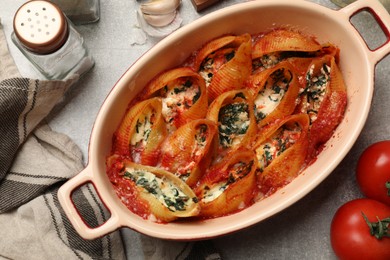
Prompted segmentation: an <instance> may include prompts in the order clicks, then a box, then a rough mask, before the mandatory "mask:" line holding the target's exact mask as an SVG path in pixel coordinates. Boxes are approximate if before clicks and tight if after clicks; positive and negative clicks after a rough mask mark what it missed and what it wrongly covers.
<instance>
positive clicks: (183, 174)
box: [161, 119, 218, 187]
mask: <svg viewBox="0 0 390 260" xmlns="http://www.w3.org/2000/svg"><path fill="white" fill-rule="evenodd" d="M217 131H218V129H217V124H216V123H215V122H213V121H210V120H207V119H198V120H194V121H191V122H189V123H187V124H185V125H183V126H181V127H180V128H179V129H177V130H176V131H175V132H174V133H173V134H172V135H170V136H169V137H168V138H167V139H166V140H165V142H164V143H163V144H162V146H161V167H162V168H164V169H167V170H168V171H170V172H172V173H174V174H176V175H177V176H178V177H179V178H181V179H182V180H183V181H185V182H186V183H187V184H188V185H189V186H190V187H192V186H194V185H195V184H196V183H197V181H198V180H199V178H200V177H201V176H202V174H203V172H204V171H205V170H206V169H207V168H208V166H209V164H210V162H211V159H212V153H213V152H212V149H210V148H213V147H212V144H213V139H214V136H216V134H217Z"/></svg>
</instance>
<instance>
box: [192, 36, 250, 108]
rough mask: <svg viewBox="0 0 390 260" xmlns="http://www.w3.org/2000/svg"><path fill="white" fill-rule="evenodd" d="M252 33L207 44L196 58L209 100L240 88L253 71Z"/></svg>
mask: <svg viewBox="0 0 390 260" xmlns="http://www.w3.org/2000/svg"><path fill="white" fill-rule="evenodd" d="M251 42H252V41H251V36H250V35H249V34H243V35H240V36H224V37H221V38H218V39H215V40H213V41H211V42H209V43H208V44H206V45H205V46H204V47H203V48H202V49H201V50H200V51H199V53H198V54H197V56H196V58H195V65H194V68H195V70H196V71H198V72H199V74H200V75H202V77H203V78H204V79H205V81H206V86H207V93H208V97H209V101H212V100H214V99H215V98H216V97H218V96H219V95H220V94H222V93H224V92H226V91H229V90H234V89H241V88H242V86H243V83H244V81H245V80H246V78H247V77H248V76H249V75H250V73H251V71H252V59H251Z"/></svg>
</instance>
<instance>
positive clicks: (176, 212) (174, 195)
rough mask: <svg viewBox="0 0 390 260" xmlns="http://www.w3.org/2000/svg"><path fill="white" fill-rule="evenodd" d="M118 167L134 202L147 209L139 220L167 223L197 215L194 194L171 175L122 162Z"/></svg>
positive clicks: (157, 169) (198, 210) (160, 170)
mask: <svg viewBox="0 0 390 260" xmlns="http://www.w3.org/2000/svg"><path fill="white" fill-rule="evenodd" d="M122 166H123V167H122V168H121V170H120V172H119V174H118V175H119V176H120V177H121V178H122V179H123V180H126V181H127V182H128V184H127V187H128V189H130V190H132V193H133V194H134V199H136V200H140V201H142V202H143V203H144V204H145V205H146V207H147V208H148V212H147V213H148V214H145V215H143V216H142V217H144V218H148V219H150V220H155V221H157V222H170V221H173V220H175V219H177V218H184V217H193V216H197V215H198V214H199V212H200V206H199V203H198V199H197V197H196V195H195V193H194V192H193V190H192V189H191V188H190V187H189V186H188V185H187V184H186V183H185V182H183V181H182V180H181V179H179V178H178V177H177V176H175V175H174V174H172V173H170V172H168V171H165V170H162V169H160V168H156V167H151V166H144V165H141V164H137V163H134V162H130V161H126V160H124V161H123V162H122ZM130 210H131V208H130Z"/></svg>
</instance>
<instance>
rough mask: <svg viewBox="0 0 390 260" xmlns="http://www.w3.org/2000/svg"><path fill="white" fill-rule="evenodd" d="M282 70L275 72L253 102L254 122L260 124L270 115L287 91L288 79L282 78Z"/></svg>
mask: <svg viewBox="0 0 390 260" xmlns="http://www.w3.org/2000/svg"><path fill="white" fill-rule="evenodd" d="M283 72H284V70H283V69H281V70H277V71H276V72H274V73H273V74H272V75H271V77H270V79H268V80H267V82H266V85H265V86H264V88H263V89H262V90H261V91H259V93H258V94H257V96H256V99H255V101H254V110H255V116H256V121H257V122H260V121H261V120H263V119H264V118H265V117H266V116H268V115H269V114H271V113H272V112H273V111H274V110H275V109H276V107H277V106H278V105H279V104H280V102H281V101H282V99H283V97H284V95H285V94H286V92H287V90H288V86H289V83H290V79H287V78H286V77H284V73H283Z"/></svg>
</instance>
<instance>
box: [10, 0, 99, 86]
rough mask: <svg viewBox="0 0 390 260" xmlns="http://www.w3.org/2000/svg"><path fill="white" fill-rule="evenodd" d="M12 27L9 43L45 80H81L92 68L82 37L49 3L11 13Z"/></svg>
mask: <svg viewBox="0 0 390 260" xmlns="http://www.w3.org/2000/svg"><path fill="white" fill-rule="evenodd" d="M13 26H14V32H13V33H12V35H11V38H12V41H13V42H14V44H15V45H16V46H17V47H18V48H19V50H20V51H21V52H22V53H23V55H24V56H25V57H26V58H27V59H28V60H29V61H30V62H31V63H32V64H33V65H34V66H35V67H36V68H37V69H38V70H39V72H41V73H42V74H43V76H45V77H46V78H47V79H56V80H62V79H66V78H67V77H69V76H71V75H74V74H78V75H80V76H82V75H83V74H84V73H86V72H87V71H89V70H90V69H91V68H92V67H93V66H94V60H93V59H92V57H91V56H90V54H89V52H88V50H87V48H86V47H85V44H84V39H83V38H82V36H81V35H80V34H79V33H78V32H77V31H76V29H75V28H74V26H73V24H72V23H71V22H70V21H69V19H68V18H67V17H66V16H65V15H64V13H63V12H62V11H61V9H60V8H59V7H58V6H57V5H55V4H53V3H51V2H49V1H45V0H32V1H29V2H26V3H25V4H23V5H22V6H21V7H20V8H19V9H18V10H17V11H16V13H15V16H14V24H13Z"/></svg>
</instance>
